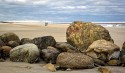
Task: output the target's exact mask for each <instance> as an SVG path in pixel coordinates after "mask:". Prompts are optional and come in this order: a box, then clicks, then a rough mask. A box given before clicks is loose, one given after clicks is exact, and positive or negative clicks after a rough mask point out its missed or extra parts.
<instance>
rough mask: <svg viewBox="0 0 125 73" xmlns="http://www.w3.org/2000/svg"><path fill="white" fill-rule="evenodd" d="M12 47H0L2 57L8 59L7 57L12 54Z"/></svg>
mask: <svg viewBox="0 0 125 73" xmlns="http://www.w3.org/2000/svg"><path fill="white" fill-rule="evenodd" d="M11 49H12V48H11V47H9V46H2V47H1V48H0V58H2V59H6V58H9V55H10V50H11Z"/></svg>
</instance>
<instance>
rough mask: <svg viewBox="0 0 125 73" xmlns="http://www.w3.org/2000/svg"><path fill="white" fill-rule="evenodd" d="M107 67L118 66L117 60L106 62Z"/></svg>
mask: <svg viewBox="0 0 125 73" xmlns="http://www.w3.org/2000/svg"><path fill="white" fill-rule="evenodd" d="M107 64H108V65H110V66H118V65H119V64H120V61H119V60H110V61H109V62H107Z"/></svg>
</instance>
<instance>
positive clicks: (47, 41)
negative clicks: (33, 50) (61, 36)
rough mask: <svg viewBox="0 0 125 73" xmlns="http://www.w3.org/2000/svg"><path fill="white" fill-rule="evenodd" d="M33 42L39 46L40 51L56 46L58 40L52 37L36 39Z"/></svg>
mask: <svg viewBox="0 0 125 73" xmlns="http://www.w3.org/2000/svg"><path fill="white" fill-rule="evenodd" d="M33 42H34V44H36V45H37V46H38V48H39V49H40V50H42V49H46V48H47V47H48V46H55V44H56V40H55V39H54V37H52V36H43V37H38V38H34V39H33Z"/></svg>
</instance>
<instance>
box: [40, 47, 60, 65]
mask: <svg viewBox="0 0 125 73" xmlns="http://www.w3.org/2000/svg"><path fill="white" fill-rule="evenodd" d="M59 53H60V52H59V51H58V50H57V49H56V48H54V47H51V46H48V47H47V49H43V50H41V51H40V57H41V58H42V59H43V60H44V61H45V62H46V63H50V62H51V63H52V64H55V63H56V59H57V56H58V55H59Z"/></svg>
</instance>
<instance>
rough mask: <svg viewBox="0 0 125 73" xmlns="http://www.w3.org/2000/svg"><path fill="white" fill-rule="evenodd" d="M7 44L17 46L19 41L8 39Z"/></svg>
mask: <svg viewBox="0 0 125 73" xmlns="http://www.w3.org/2000/svg"><path fill="white" fill-rule="evenodd" d="M8 46H10V47H13V48H14V47H16V46H19V43H17V42H16V41H9V42H8Z"/></svg>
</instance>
